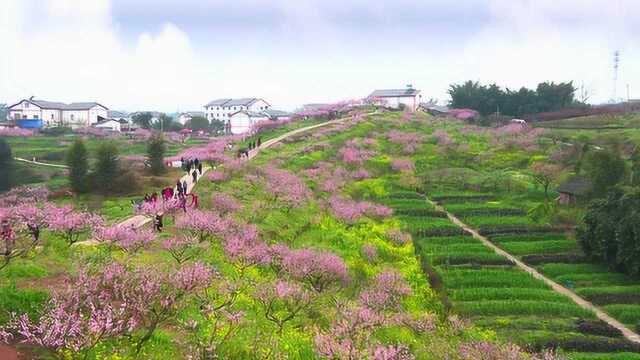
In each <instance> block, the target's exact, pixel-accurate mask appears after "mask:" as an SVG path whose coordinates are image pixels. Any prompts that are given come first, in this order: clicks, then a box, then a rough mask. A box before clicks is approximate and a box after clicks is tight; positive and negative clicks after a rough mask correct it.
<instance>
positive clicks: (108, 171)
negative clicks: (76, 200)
mask: <svg viewBox="0 0 640 360" xmlns="http://www.w3.org/2000/svg"><path fill="white" fill-rule="evenodd" d="M96 158H97V161H96V165H95V172H94V175H95V182H96V186H97V188H98V190H99V191H101V192H103V193H108V192H110V191H112V190H113V189H114V188H115V183H114V182H115V180H116V178H117V177H118V173H119V171H118V170H119V168H120V165H119V159H118V148H117V147H116V145H115V144H114V143H109V142H108V143H103V144H101V145H100V147H98V151H97V154H96Z"/></svg>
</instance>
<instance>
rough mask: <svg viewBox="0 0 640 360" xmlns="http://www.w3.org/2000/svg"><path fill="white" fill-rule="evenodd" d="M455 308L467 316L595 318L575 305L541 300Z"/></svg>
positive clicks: (488, 302)
mask: <svg viewBox="0 0 640 360" xmlns="http://www.w3.org/2000/svg"><path fill="white" fill-rule="evenodd" d="M455 308H456V309H457V310H458V311H459V312H460V313H462V314H465V315H483V316H493V315H496V316H499V315H535V316H539V317H555V316H574V317H583V318H593V317H594V315H593V313H592V312H590V311H588V310H585V309H583V308H581V307H579V306H577V305H575V304H573V303H558V302H549V301H540V300H518V301H511V300H485V301H482V302H476V301H462V302H456V303H455Z"/></svg>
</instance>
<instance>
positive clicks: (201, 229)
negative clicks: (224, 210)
mask: <svg viewBox="0 0 640 360" xmlns="http://www.w3.org/2000/svg"><path fill="white" fill-rule="evenodd" d="M228 225H229V222H228V221H227V220H226V219H224V218H222V217H220V215H218V214H217V213H215V212H213V211H207V210H198V209H193V210H190V211H189V212H187V213H185V214H183V215H181V216H178V218H177V219H176V227H177V228H178V229H182V230H185V231H187V232H188V233H190V234H191V235H192V236H194V237H195V238H197V239H198V241H200V242H204V241H205V240H209V239H211V238H212V236H214V235H220V234H221V233H223V232H224V231H225V230H226V228H227V226H228Z"/></svg>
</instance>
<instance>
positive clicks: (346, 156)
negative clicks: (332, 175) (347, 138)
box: [339, 144, 375, 165]
mask: <svg viewBox="0 0 640 360" xmlns="http://www.w3.org/2000/svg"><path fill="white" fill-rule="evenodd" d="M339 156H340V160H341V161H342V162H344V163H345V164H347V165H362V164H364V162H365V161H367V160H368V159H369V158H371V157H373V156H375V152H374V151H372V150H362V149H359V148H357V147H355V146H353V144H345V146H344V147H343V148H342V149H340V151H339Z"/></svg>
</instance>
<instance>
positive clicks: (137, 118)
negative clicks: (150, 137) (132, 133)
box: [131, 112, 153, 129]
mask: <svg viewBox="0 0 640 360" xmlns="http://www.w3.org/2000/svg"><path fill="white" fill-rule="evenodd" d="M131 119H132V120H133V123H134V124H137V125H138V126H140V127H141V128H143V129H150V128H151V119H153V114H152V113H150V112H141V113H137V114H135V115H133V116H132V117H131Z"/></svg>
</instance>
